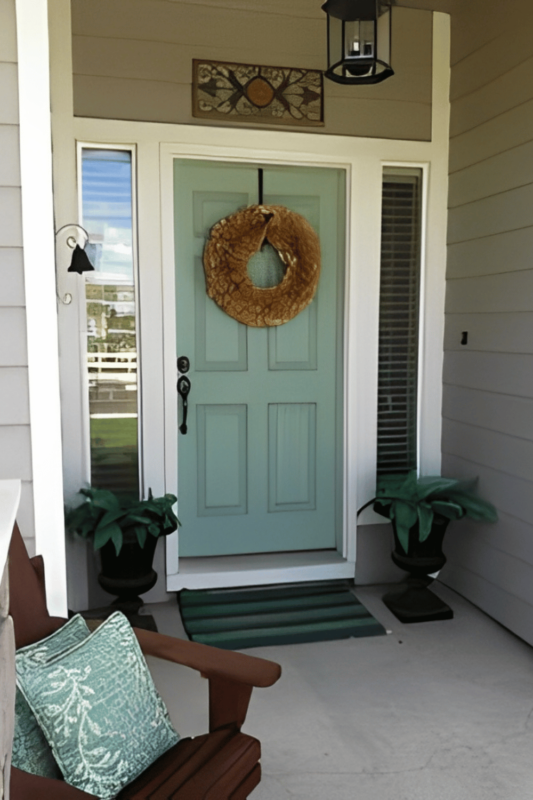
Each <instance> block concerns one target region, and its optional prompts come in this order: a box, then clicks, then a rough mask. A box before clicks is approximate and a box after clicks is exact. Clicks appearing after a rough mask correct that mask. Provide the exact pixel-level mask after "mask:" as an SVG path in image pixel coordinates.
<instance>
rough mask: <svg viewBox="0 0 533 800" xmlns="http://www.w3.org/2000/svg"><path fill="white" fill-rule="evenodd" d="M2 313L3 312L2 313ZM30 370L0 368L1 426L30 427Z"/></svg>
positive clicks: (23, 368) (24, 368)
mask: <svg viewBox="0 0 533 800" xmlns="http://www.w3.org/2000/svg"><path fill="white" fill-rule="evenodd" d="M0 313H1V311H0ZM29 424H30V409H29V396H28V370H27V368H26V367H5V366H2V367H1V368H0V425H29Z"/></svg>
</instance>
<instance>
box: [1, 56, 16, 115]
mask: <svg viewBox="0 0 533 800" xmlns="http://www.w3.org/2000/svg"><path fill="white" fill-rule="evenodd" d="M0 87H1V91H0V98H1V101H2V102H1V103H0V125H17V124H18V116H19V107H18V102H19V99H18V74H17V65H16V64H12V63H11V62H6V61H3V59H2V56H0Z"/></svg>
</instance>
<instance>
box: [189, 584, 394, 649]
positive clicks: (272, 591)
mask: <svg viewBox="0 0 533 800" xmlns="http://www.w3.org/2000/svg"><path fill="white" fill-rule="evenodd" d="M349 587H350V582H349V581H342V580H340V581H316V582H312V583H289V584H278V585H275V586H260V587H257V588H254V587H248V588H245V589H199V590H191V589H183V590H182V591H181V592H179V594H178V603H179V606H180V611H181V616H182V619H183V624H184V626H185V630H186V632H187V635H188V637H189V639H192V640H193V641H194V642H201V643H202V644H211V645H214V646H215V647H222V648H224V649H226V650H242V649H243V648H245V647H264V646H266V645H272V644H298V643H301V642H322V641H327V640H331V639H347V638H348V637H350V636H381V635H383V634H384V633H385V632H386V631H385V628H384V627H383V626H382V625H380V624H379V622H377V620H375V619H374V617H373V616H372V615H371V614H370V613H369V612H368V611H367V610H366V608H365V607H364V606H363V605H362V604H361V603H360V602H359V600H358V599H357V598H356V597H355V596H354V595H353V594H352V593H351V591H350V588H349Z"/></svg>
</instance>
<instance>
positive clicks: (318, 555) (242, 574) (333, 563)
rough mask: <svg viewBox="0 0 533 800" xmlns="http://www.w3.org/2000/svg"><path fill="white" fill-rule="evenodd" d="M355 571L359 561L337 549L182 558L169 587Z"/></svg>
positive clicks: (201, 586)
mask: <svg viewBox="0 0 533 800" xmlns="http://www.w3.org/2000/svg"><path fill="white" fill-rule="evenodd" d="M354 574H355V563H354V562H353V561H347V560H346V559H345V558H343V557H342V556H341V555H339V553H338V552H337V551H336V550H308V551H297V552H290V553H257V554H250V555H243V556H212V557H208V556H206V557H203V558H180V560H179V572H177V573H175V574H174V575H167V591H169V592H179V591H180V590H181V589H222V588H226V587H232V586H264V585H267V584H272V583H298V582H302V581H324V580H335V579H339V578H353V577H354Z"/></svg>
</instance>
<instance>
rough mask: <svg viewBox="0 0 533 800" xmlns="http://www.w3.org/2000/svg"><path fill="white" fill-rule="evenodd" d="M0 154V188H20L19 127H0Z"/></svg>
mask: <svg viewBox="0 0 533 800" xmlns="http://www.w3.org/2000/svg"><path fill="white" fill-rule="evenodd" d="M0 153H1V154H2V157H1V158H0V186H20V162H19V129H18V126H17V125H0Z"/></svg>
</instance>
